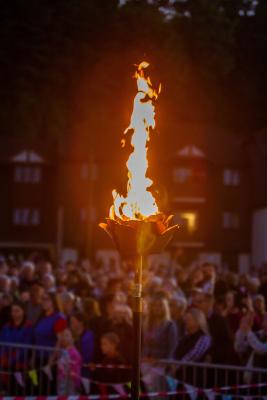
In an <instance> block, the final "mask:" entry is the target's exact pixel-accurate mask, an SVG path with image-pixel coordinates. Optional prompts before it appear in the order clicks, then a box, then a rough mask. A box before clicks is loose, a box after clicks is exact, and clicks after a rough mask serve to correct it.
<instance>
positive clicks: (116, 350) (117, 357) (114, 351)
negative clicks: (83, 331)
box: [100, 332, 125, 364]
mask: <svg viewBox="0 0 267 400" xmlns="http://www.w3.org/2000/svg"><path fill="white" fill-rule="evenodd" d="M100 342H101V352H102V359H101V363H103V364H125V359H124V358H123V356H122V354H121V353H120V338H119V336H118V335H116V333H114V332H107V333H104V335H102V336H101V340H100Z"/></svg>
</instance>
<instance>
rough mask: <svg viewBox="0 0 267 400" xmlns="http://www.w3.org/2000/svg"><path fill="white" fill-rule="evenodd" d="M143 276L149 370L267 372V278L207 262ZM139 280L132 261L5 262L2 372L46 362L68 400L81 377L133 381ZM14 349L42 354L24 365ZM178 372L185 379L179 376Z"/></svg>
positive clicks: (0, 279)
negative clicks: (134, 297)
mask: <svg viewBox="0 0 267 400" xmlns="http://www.w3.org/2000/svg"><path fill="white" fill-rule="evenodd" d="M143 275H144V276H143V284H144V285H143V286H144V293H143V326H142V362H143V363H144V365H149V364H151V363H153V362H155V361H158V360H163V359H164V360H178V361H180V362H206V363H213V364H224V365H248V364H249V365H250V366H253V367H258V368H266V366H267V313H266V300H267V270H264V268H263V269H262V270H261V271H260V272H254V273H253V274H251V275H245V274H243V275H238V274H237V273H233V272H229V271H228V272H224V271H218V270H217V268H216V266H215V265H213V264H211V263H208V262H206V263H203V264H201V265H197V264H195V265H194V267H192V266H188V267H182V266H181V265H179V263H177V262H175V260H174V262H172V263H171V265H170V266H167V267H166V266H164V267H163V266H161V265H159V264H153V263H150V264H148V265H147V266H146V267H145V268H144V274H143ZM133 278H134V265H133V263H132V262H123V263H122V264H121V266H120V267H117V266H116V265H115V263H110V265H109V266H107V267H104V266H103V265H99V264H93V263H90V262H89V261H87V260H85V261H81V262H80V263H77V264H75V263H73V262H71V261H70V262H67V263H65V264H64V265H62V266H56V265H53V264H52V263H51V262H48V261H46V260H44V259H42V257H40V256H39V255H36V254H35V255H33V256H31V257H29V259H27V260H26V261H25V260H24V261H20V262H18V261H16V260H15V259H14V258H12V259H5V258H2V259H1V261H0V343H1V345H0V368H1V371H5V370H9V371H10V370H12V368H13V369H15V370H16V371H18V370H23V369H25V368H26V367H28V365H30V364H31V367H32V365H34V363H35V365H36V364H37V363H38V365H40V363H41V364H42V365H46V364H49V365H51V368H52V369H51V371H53V373H54V371H55V369H54V366H56V371H57V372H55V374H56V375H57V379H55V382H56V383H55V385H56V386H55V388H54V389H53V390H54V391H55V392H57V394H60V395H64V394H75V393H80V392H81V391H82V388H81V380H80V378H81V377H90V378H92V379H93V380H95V381H98V382H101V381H102V382H113V383H116V382H122V381H124V382H126V381H129V380H130V366H131V361H132V353H131V349H132V335H133V333H132V320H133V315H132V309H131V289H132V285H133ZM11 343H12V344H17V345H27V346H38V347H39V348H40V349H43V352H42V355H41V356H40V354H41V353H40V354H39V355H38V351H35V352H34V357H33V355H32V354H33V352H32V353H29V354H31V356H29V357H27V358H26V357H25V351H24V352H23V351H22V349H20V348H19V347H18V348H15V347H14V348H13V350H12V351H11V352H10V348H9V347H10V344H11ZM5 345H6V346H5ZM8 348H9V350H8ZM29 348H30V347H29ZM46 348H50V349H55V351H52V352H49V351H44V349H46ZM15 349H16V350H15ZM61 350H64V351H61ZM40 351H41V350H40ZM66 360H67V361H69V362H67V361H66ZM25 363H27V366H25ZM98 364H100V365H104V366H105V365H107V364H109V365H110V364H111V365H122V364H123V365H125V366H126V367H127V366H128V367H129V368H128V369H127V368H126V367H125V369H123V368H121V369H116V368H114V369H112V368H110V369H105V368H94V366H95V365H98ZM66 365H68V368H69V369H68V374H67V373H66ZM29 368H30V367H29ZM143 373H144V375H146V369H145V368H144V372H143ZM172 373H173V374H174V375H175V376H179V369H177V370H175V371H172ZM70 377H71V378H70ZM0 378H1V373H0ZM51 390H52V389H51Z"/></svg>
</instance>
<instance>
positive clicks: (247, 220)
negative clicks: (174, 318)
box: [0, 125, 253, 270]
mask: <svg viewBox="0 0 267 400" xmlns="http://www.w3.org/2000/svg"><path fill="white" fill-rule="evenodd" d="M7 146H8V144H7V143H6V142H5V148H7ZM0 162H1V169H0V177H1V178H0V179H1V187H2V191H1V194H2V196H1V197H2V200H1V207H0V221H1V231H0V252H2V253H7V252H15V253H19V252H22V253H23V252H25V251H32V250H34V249H38V250H44V251H47V252H49V253H50V254H51V255H52V256H58V257H59V256H60V257H61V259H63V260H66V259H68V258H77V257H79V255H81V256H84V255H88V254H95V252H96V251H100V252H101V251H109V252H111V253H112V243H111V242H110V240H109V238H108V237H107V236H106V235H105V233H104V232H102V231H101V229H99V228H98V223H99V222H100V221H103V219H104V218H105V216H107V215H108V210H109V207H110V205H111V202H112V197H111V191H112V189H113V188H114V187H116V183H117V182H119V181H120V180H121V177H120V175H121V173H122V169H121V166H120V167H118V165H117V163H115V162H114V160H113V159H112V158H111V157H110V158H108V157H105V158H103V157H101V155H95V154H93V152H92V151H84V152H83V151H81V150H79V151H76V150H75V151H74V150H73V149H72V148H69V149H67V148H65V149H63V151H62V149H61V150H60V151H59V149H58V147H57V146H55V145H53V146H50V147H49V146H40V145H36V144H30V143H29V144H27V145H26V144H23V145H20V144H18V143H17V144H16V145H15V146H10V148H9V149H7V150H6V151H5V154H4V156H2V157H1V159H0ZM154 171H155V177H153V178H154V183H155V186H157V184H159V185H160V187H161V191H160V194H159V200H160V205H162V209H163V210H165V211H166V212H168V213H172V214H174V221H175V222H176V223H178V224H179V225H180V230H179V231H178V232H177V234H176V236H175V238H174V240H173V242H172V244H171V249H174V248H175V249H179V250H180V251H182V252H183V253H184V254H185V257H186V259H187V260H189V261H190V259H193V258H195V257H199V259H200V260H201V259H204V258H205V259H207V258H209V259H211V260H213V261H215V262H217V263H220V264H221V265H227V266H229V267H230V268H233V269H241V270H246V269H247V268H248V266H249V264H250V254H251V243H252V242H251V226H252V223H251V218H252V213H253V202H252V196H251V176H252V175H251V167H250V163H249V158H248V157H247V152H246V151H245V150H244V148H243V145H242V142H241V141H239V140H238V139H237V138H236V137H234V136H233V135H231V134H227V133H225V132H220V131H219V130H218V128H216V127H210V126H209V127H207V126H201V127H199V126H191V125H186V126H179V127H177V140H175V146H173V145H172V146H171V148H169V149H167V156H166V157H164V158H163V157H161V156H159V157H158V158H156V161H155V168H154ZM117 187H118V186H117Z"/></svg>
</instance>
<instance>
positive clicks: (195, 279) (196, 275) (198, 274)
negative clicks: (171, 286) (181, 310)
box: [190, 267, 204, 287]
mask: <svg viewBox="0 0 267 400" xmlns="http://www.w3.org/2000/svg"><path fill="white" fill-rule="evenodd" d="M203 280H204V273H203V270H202V268H199V267H198V268H195V269H194V270H193V271H192V274H191V277H190V281H191V284H192V286H193V287H194V286H198V285H200V284H201V283H202V282H203Z"/></svg>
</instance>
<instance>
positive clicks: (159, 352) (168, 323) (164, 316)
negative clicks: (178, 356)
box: [143, 296, 178, 359]
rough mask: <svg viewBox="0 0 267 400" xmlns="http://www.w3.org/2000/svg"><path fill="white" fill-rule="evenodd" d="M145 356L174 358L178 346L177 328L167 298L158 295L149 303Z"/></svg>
mask: <svg viewBox="0 0 267 400" xmlns="http://www.w3.org/2000/svg"><path fill="white" fill-rule="evenodd" d="M143 336H144V337H143V357H145V358H148V359H160V358H165V359H166V358H172V357H173V355H174V351H175V348H176V346H177V341H178V337H177V328H176V324H175V322H174V321H172V320H171V314H170V309H169V304H168V301H167V299H166V298H164V297H161V296H157V297H156V298H152V299H151V301H150V303H149V310H148V315H147V318H146V321H145V322H144V335H143Z"/></svg>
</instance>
